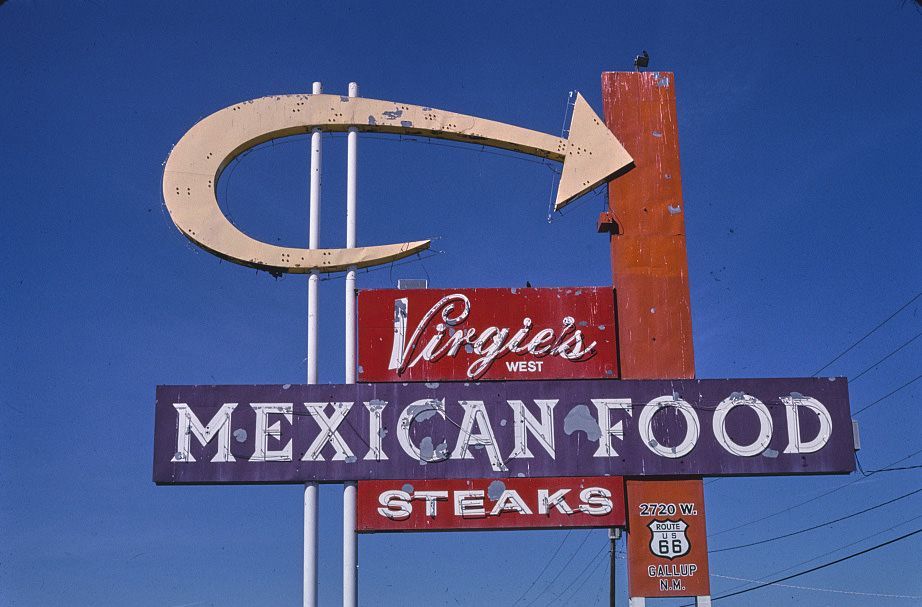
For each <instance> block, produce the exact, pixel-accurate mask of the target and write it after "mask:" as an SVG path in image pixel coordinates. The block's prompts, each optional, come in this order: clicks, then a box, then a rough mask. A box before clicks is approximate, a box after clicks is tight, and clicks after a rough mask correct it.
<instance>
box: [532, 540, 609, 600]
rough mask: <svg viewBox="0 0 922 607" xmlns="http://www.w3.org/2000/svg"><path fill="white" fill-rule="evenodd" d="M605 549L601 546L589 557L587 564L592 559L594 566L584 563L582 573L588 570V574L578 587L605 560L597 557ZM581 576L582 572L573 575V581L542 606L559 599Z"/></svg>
mask: <svg viewBox="0 0 922 607" xmlns="http://www.w3.org/2000/svg"><path fill="white" fill-rule="evenodd" d="M607 550H608V546H602V549H601V550H599V551H598V552H597V553H596V554H595V556H593V557H592V558H591V559H589V564H591V563H592V562H593V561H596V563H595V567H591V568H590V567H589V564H587V565H585V566H584V567H583V572H584V573H586V572H588V574H587V575H586V579H585V580H583V583H582V584H580V588H582V587H583V585H585V583H586V580H588V579H589V578H590V577H592V574H594V573H595V572H596V570H597V569H598V568H599V565H601V564H602V563H604V562H605V560H606V559H599V557H600V556H601V555H602V553H603V552H606V551H607ZM582 576H583V574H580V575H576V576H574V577H573V581H571V582H570V583H569V584H567V586H566V588H564V589H562V590H561V591H560V592H559V593H557V595H555V596H554V597H553V598H551V600H550V601H548V602H547V603H545V604H544V606H543V607H549V606H550V605H552V604H553V603H554V602H556V601H557V600H558V599H560V598H561V597H562V596H564V595H565V594H566V593H567V591H568V590H569V589H570V588H571V587H572V586H573V584H575V583H576V582H577V581H579V579H580V578H581V577H582Z"/></svg>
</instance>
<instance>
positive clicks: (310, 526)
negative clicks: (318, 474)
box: [304, 483, 320, 607]
mask: <svg viewBox="0 0 922 607" xmlns="http://www.w3.org/2000/svg"><path fill="white" fill-rule="evenodd" d="M319 489H320V487H319V486H318V485H317V483H305V484H304V607H317V604H318V603H317V512H318V507H317V505H318V502H319V496H318V492H319Z"/></svg>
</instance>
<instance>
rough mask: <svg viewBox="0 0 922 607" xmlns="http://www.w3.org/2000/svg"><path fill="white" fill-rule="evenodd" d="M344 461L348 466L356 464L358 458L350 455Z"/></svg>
mask: <svg viewBox="0 0 922 607" xmlns="http://www.w3.org/2000/svg"><path fill="white" fill-rule="evenodd" d="M343 461H345V462H346V463H347V464H354V463H355V462H356V457H355V456H354V455H350V456H348V457H346V459H345V460H343Z"/></svg>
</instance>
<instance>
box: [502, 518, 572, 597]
mask: <svg viewBox="0 0 922 607" xmlns="http://www.w3.org/2000/svg"><path fill="white" fill-rule="evenodd" d="M571 533H573V530H572V529H569V530H567V534H566V535H565V536H563V539H562V540H561V541H560V545H559V546H557V550H555V551H554V554H552V555H551V558H549V559H548V560H547V563H545V565H544V569H542V570H541V572H540V573H538V575H537V576H535V579H534V581H532V583H531V584H530V585H529V586H528V588H526V589H525V592H523V593H522V596H520V597H519V598H517V599H516V600H515V601H513V603H512V605H511V606H510V607H513V606H514V605H516V604H517V603H519V602H520V601H521V600H522V599H524V598H525V595H526V594H528V591H529V590H531V589H532V588H534V587H535V584H537V583H538V580H539V579H541V576H542V575H544V572H545V571H547V568H548V567H550V566H551V563H553V562H554V558H555V557H556V556H557V553H558V552H560V549H561V548H563V545H564V543H565V542H566V541H567V538H568V537H570V534H571Z"/></svg>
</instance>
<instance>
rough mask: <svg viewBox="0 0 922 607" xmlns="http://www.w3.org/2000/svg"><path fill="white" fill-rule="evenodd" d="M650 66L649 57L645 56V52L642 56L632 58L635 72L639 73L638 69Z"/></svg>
mask: <svg viewBox="0 0 922 607" xmlns="http://www.w3.org/2000/svg"><path fill="white" fill-rule="evenodd" d="M648 65H650V55H648V54H647V51H644V52H643V55H637V56H636V57H634V67H635V68H637V69H636V71H638V72H639V71H640V68H642V67H647V66H648Z"/></svg>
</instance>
